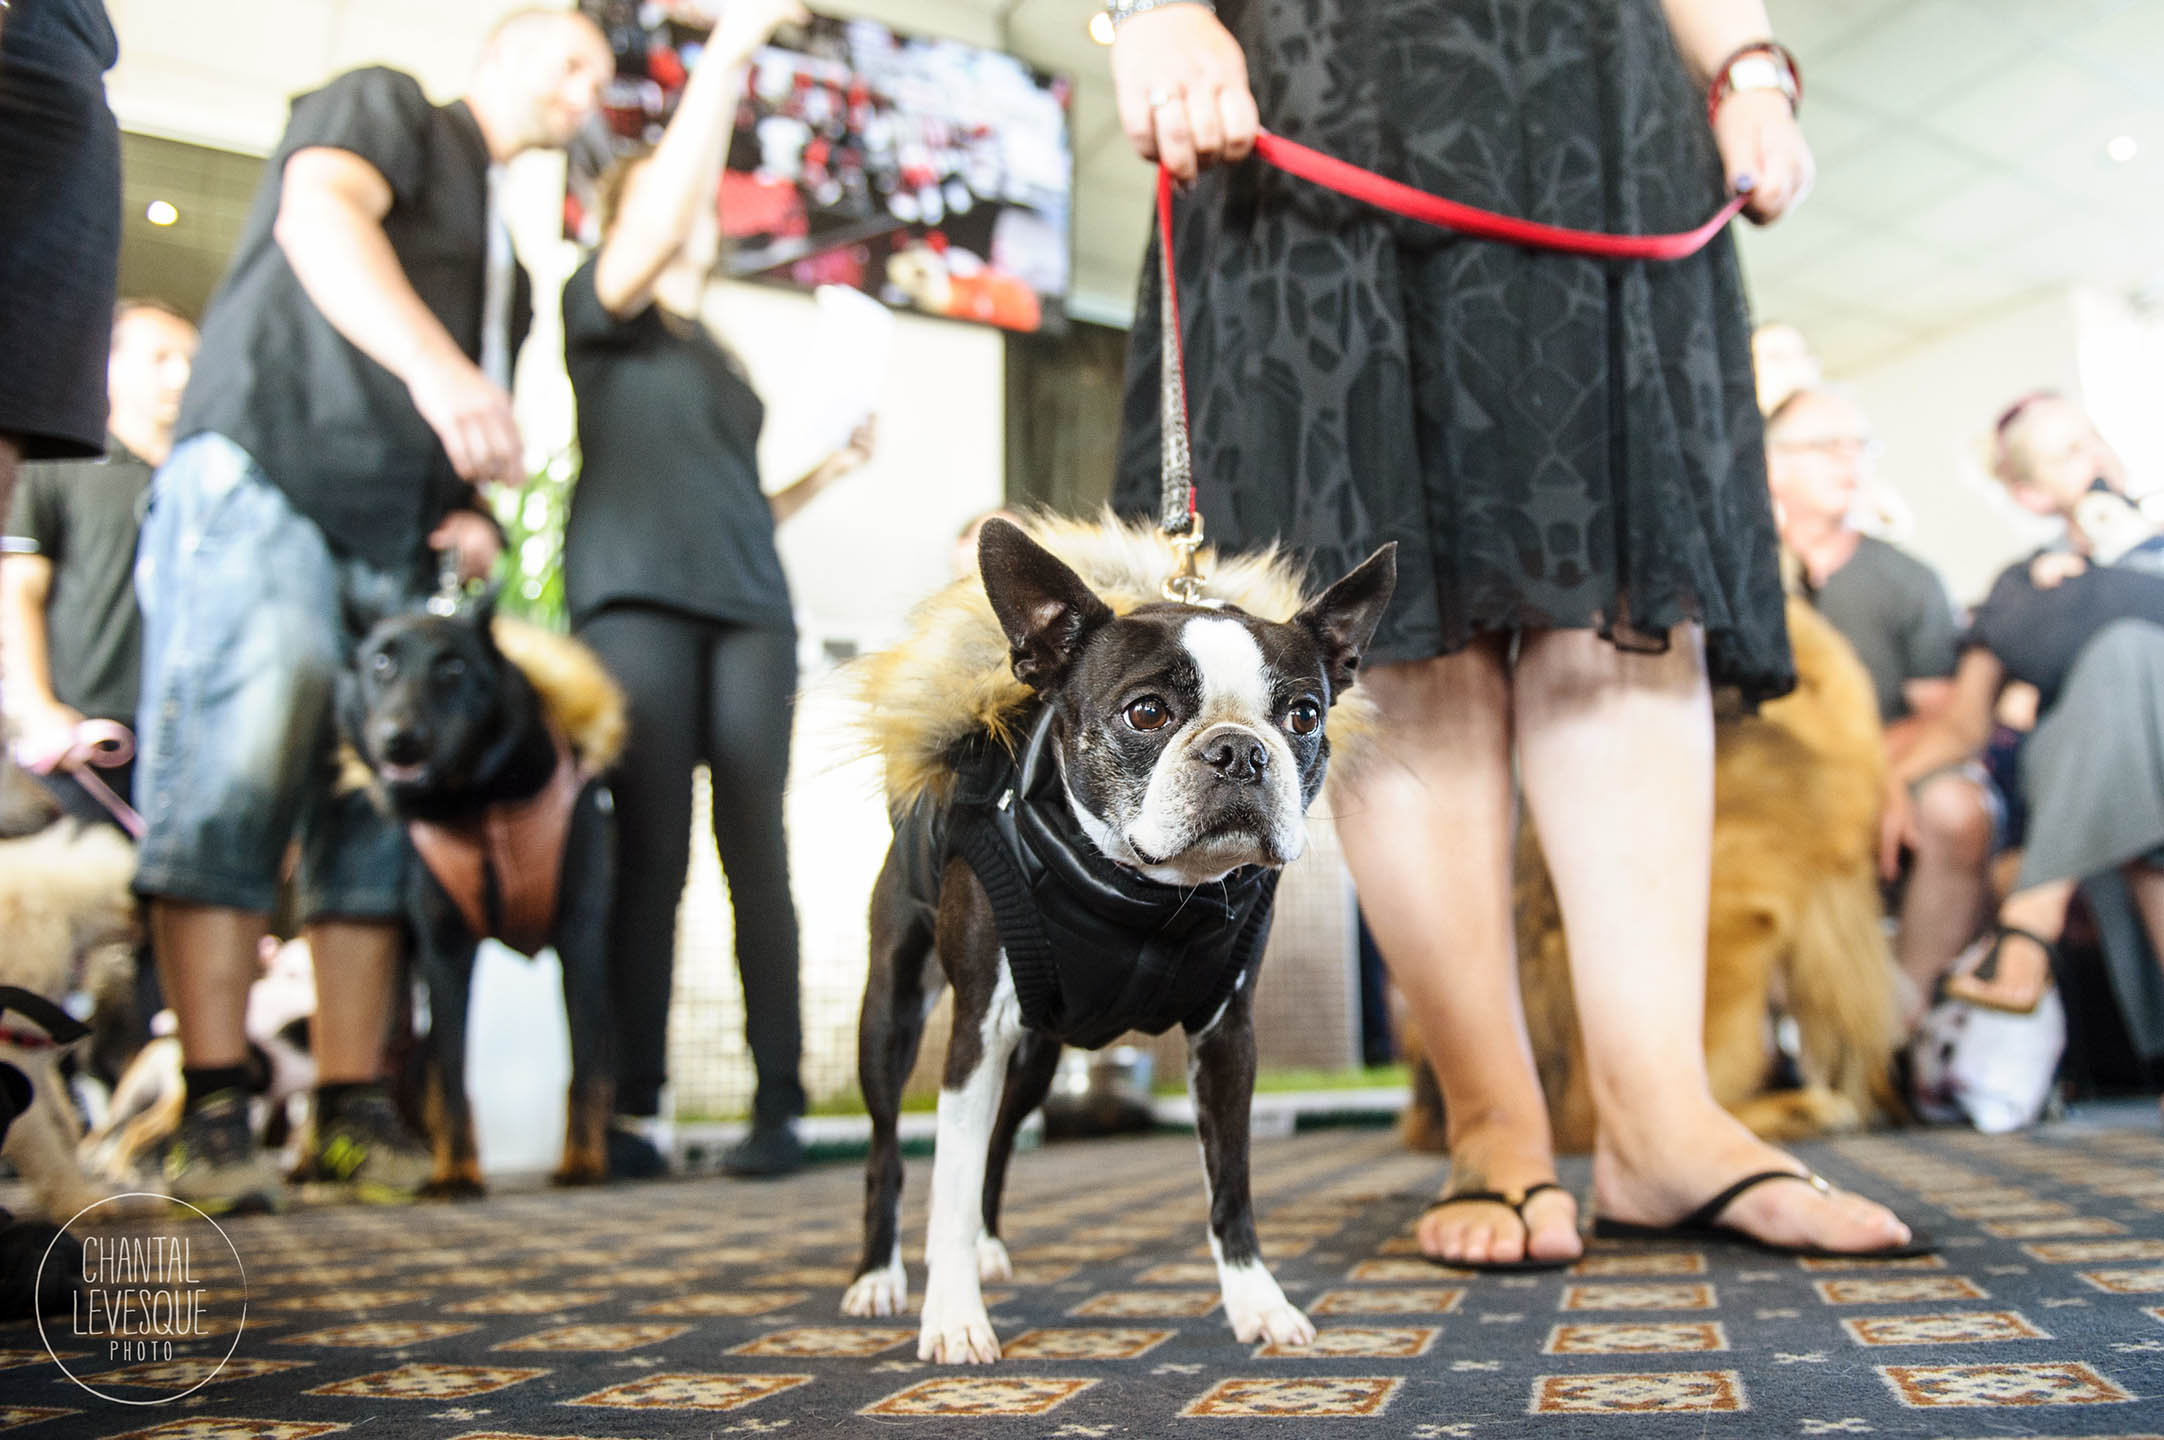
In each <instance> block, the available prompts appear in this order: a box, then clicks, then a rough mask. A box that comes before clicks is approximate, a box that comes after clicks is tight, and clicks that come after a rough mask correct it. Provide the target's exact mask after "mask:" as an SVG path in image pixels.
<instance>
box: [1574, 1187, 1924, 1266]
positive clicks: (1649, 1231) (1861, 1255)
mask: <svg viewBox="0 0 2164 1440" xmlns="http://www.w3.org/2000/svg"><path fill="white" fill-rule="evenodd" d="M1769 1180H1799V1181H1801V1182H1803V1183H1804V1184H1806V1185H1809V1186H1810V1187H1811V1188H1813V1189H1814V1190H1819V1191H1823V1192H1828V1193H1830V1192H1831V1191H1832V1190H1833V1186H1832V1185H1831V1184H1829V1183H1828V1182H1827V1180H1826V1177H1825V1176H1823V1175H1819V1174H1817V1173H1815V1172H1805V1173H1803V1174H1798V1173H1797V1172H1795V1171H1794V1170H1761V1171H1759V1172H1758V1173H1757V1174H1755V1175H1746V1176H1744V1177H1743V1178H1742V1179H1741V1180H1738V1181H1737V1182H1736V1183H1735V1184H1733V1185H1731V1186H1729V1187H1728V1188H1727V1189H1726V1190H1723V1191H1722V1192H1721V1193H1720V1194H1718V1195H1716V1196H1714V1197H1713V1198H1712V1199H1711V1200H1708V1201H1707V1202H1706V1203H1705V1204H1703V1205H1701V1206H1699V1207H1698V1208H1697V1209H1696V1210H1693V1211H1692V1212H1691V1213H1690V1214H1688V1215H1686V1216H1684V1217H1683V1218H1682V1219H1681V1220H1678V1221H1676V1222H1675V1223H1674V1224H1673V1225H1640V1224H1638V1223H1636V1222H1635V1221H1631V1220H1610V1219H1607V1218H1605V1217H1603V1216H1599V1215H1596V1216H1594V1217H1593V1238H1594V1239H1596V1240H1692V1241H1698V1242H1704V1241H1709V1240H1710V1241H1714V1242H1717V1243H1721V1244H1727V1245H1747V1246H1749V1247H1750V1248H1752V1249H1754V1250H1764V1251H1766V1252H1767V1253H1769V1254H1773V1255H1800V1256H1802V1257H1804V1258H1805V1259H1810V1260H1906V1259H1910V1258H1912V1257H1915V1256H1919V1255H1933V1254H1936V1253H1938V1248H1939V1247H1938V1242H1937V1241H1935V1240H1933V1239H1932V1238H1931V1237H1930V1236H1929V1235H1926V1234H1925V1233H1924V1232H1923V1231H1921V1230H1918V1229H1916V1228H1915V1227H1914V1226H1911V1227H1910V1228H1909V1238H1908V1241H1907V1243H1905V1244H1901V1245H1882V1246H1880V1247H1879V1248H1877V1249H1876V1250H1828V1249H1826V1248H1825V1247H1824V1246H1820V1245H1776V1244H1775V1243H1773V1242H1772V1241H1771V1240H1761V1239H1759V1238H1758V1237H1757V1236H1756V1235H1753V1234H1751V1233H1750V1232H1748V1231H1745V1230H1739V1229H1737V1228H1736V1227H1735V1226H1733V1225H1723V1224H1720V1223H1719V1216H1720V1214H1721V1212H1722V1211H1723V1210H1726V1209H1727V1208H1728V1207H1729V1206H1730V1205H1731V1204H1733V1203H1734V1202H1735V1200H1736V1198H1737V1197H1738V1196H1740V1195H1742V1194H1743V1192H1744V1191H1746V1190H1754V1189H1756V1188H1757V1187H1759V1186H1760V1185H1763V1184H1765V1183H1766V1182H1767V1181H1769Z"/></svg>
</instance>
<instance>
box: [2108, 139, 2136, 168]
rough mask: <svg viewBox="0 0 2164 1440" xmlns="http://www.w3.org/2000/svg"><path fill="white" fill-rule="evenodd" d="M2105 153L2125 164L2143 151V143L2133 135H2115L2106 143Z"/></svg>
mask: <svg viewBox="0 0 2164 1440" xmlns="http://www.w3.org/2000/svg"><path fill="white" fill-rule="evenodd" d="M2104 153H2105V154H2106V155H2109V156H2110V157H2111V158H2112V159H2114V160H2116V161H2118V162H2119V163H2120V164H2121V165H2124V164H2125V163H2126V162H2127V161H2129V160H2131V159H2133V158H2134V157H2135V156H2136V155H2139V154H2140V153H2141V143H2140V142H2139V141H2137V140H2136V139H2135V138H2134V137H2133V136H2131V135H2114V136H2112V138H2111V141H2110V143H2109V144H2107V145H2105V147H2104Z"/></svg>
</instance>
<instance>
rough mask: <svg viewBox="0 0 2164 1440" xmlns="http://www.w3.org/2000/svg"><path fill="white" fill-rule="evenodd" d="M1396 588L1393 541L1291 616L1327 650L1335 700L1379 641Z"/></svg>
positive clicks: (1324, 658) (1324, 659)
mask: <svg viewBox="0 0 2164 1440" xmlns="http://www.w3.org/2000/svg"><path fill="white" fill-rule="evenodd" d="M1397 584H1398V542H1397V541H1395V540H1392V541H1390V542H1389V543H1388V544H1386V545H1384V546H1383V547H1382V548H1381V549H1380V550H1377V551H1376V552H1375V553H1374V554H1373V555H1370V556H1368V558H1367V559H1365V560H1363V561H1361V562H1360V565H1359V567H1358V568H1357V569H1355V570H1354V571H1353V572H1352V573H1351V574H1349V575H1347V576H1345V577H1344V578H1343V579H1342V580H1339V581H1338V582H1337V583H1336V584H1335V585H1332V586H1331V587H1330V588H1329V589H1327V590H1325V591H1323V592H1322V594H1321V595H1319V596H1317V597H1316V599H1315V603H1313V604H1312V605H1309V606H1308V607H1307V608H1306V609H1305V610H1302V611H1301V612H1300V613H1299V614H1297V615H1295V616H1293V617H1292V623H1293V624H1295V625H1299V626H1302V627H1304V628H1305V629H1306V630H1307V632H1308V633H1309V634H1310V635H1313V636H1314V637H1315V643H1316V644H1318V645H1320V646H1321V647H1322V663H1323V669H1324V670H1325V671H1326V672H1327V673H1328V674H1329V676H1330V698H1331V699H1332V700H1333V701H1335V700H1336V699H1337V697H1338V696H1339V695H1341V694H1343V693H1344V691H1345V688H1346V687H1347V686H1349V685H1351V684H1352V683H1353V681H1354V680H1355V679H1356V678H1358V676H1359V674H1360V656H1361V654H1362V652H1364V651H1365V650H1366V649H1367V648H1368V641H1370V640H1372V639H1374V638H1375V627H1376V626H1377V625H1379V624H1381V623H1382V618H1383V611H1385V610H1387V609H1388V608H1390V592H1391V591H1393V590H1395V589H1396V588H1397Z"/></svg>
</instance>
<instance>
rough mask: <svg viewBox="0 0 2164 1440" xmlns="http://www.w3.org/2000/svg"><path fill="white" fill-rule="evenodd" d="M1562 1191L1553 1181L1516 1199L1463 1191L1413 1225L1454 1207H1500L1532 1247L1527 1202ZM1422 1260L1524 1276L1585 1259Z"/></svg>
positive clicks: (1424, 1212) (1422, 1214)
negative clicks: (1548, 1192) (1544, 1193)
mask: <svg viewBox="0 0 2164 1440" xmlns="http://www.w3.org/2000/svg"><path fill="white" fill-rule="evenodd" d="M1562 1188H1563V1187H1562V1186H1561V1185H1558V1184H1557V1183H1556V1182H1555V1181H1553V1180H1537V1181H1535V1182H1534V1183H1533V1184H1531V1185H1528V1186H1526V1187H1525V1188H1524V1189H1523V1190H1520V1191H1519V1192H1518V1193H1517V1194H1516V1195H1515V1196H1511V1195H1505V1194H1504V1193H1503V1192H1502V1191H1500V1190H1462V1191H1460V1192H1458V1193H1457V1194H1455V1195H1445V1196H1444V1197H1443V1198H1442V1199H1440V1200H1437V1201H1435V1202H1434V1203H1433V1204H1431V1205H1429V1206H1428V1207H1427V1208H1425V1209H1423V1210H1422V1211H1421V1212H1420V1217H1419V1219H1416V1220H1415V1221H1414V1222H1413V1223H1414V1226H1415V1227H1416V1228H1417V1227H1418V1225H1419V1221H1420V1219H1425V1218H1426V1217H1427V1216H1429V1215H1431V1214H1433V1213H1434V1212H1436V1211H1437V1210H1442V1209H1446V1208H1448V1207H1449V1206H1452V1205H1470V1204H1473V1203H1476V1202H1477V1203H1479V1204H1483V1205H1500V1206H1502V1207H1503V1208H1504V1209H1506V1210H1508V1211H1510V1212H1511V1213H1512V1214H1513V1215H1516V1216H1517V1217H1518V1225H1519V1227H1520V1228H1521V1229H1523V1230H1524V1231H1525V1243H1526V1245H1527V1246H1528V1247H1530V1246H1531V1245H1532V1243H1533V1227H1532V1224H1531V1223H1530V1222H1528V1221H1527V1220H1526V1218H1525V1206H1526V1202H1527V1201H1529V1200H1531V1199H1532V1198H1533V1197H1534V1196H1535V1195H1538V1194H1539V1193H1540V1192H1541V1191H1543V1190H1560V1189H1562ZM1420 1258H1421V1259H1423V1260H1425V1261H1427V1262H1428V1263H1429V1264H1430V1265H1439V1266H1441V1267H1442V1268H1443V1269H1445V1270H1480V1271H1496V1272H1500V1273H1505V1274H1508V1273H1510V1272H1513V1271H1515V1272H1520V1273H1523V1272H1527V1271H1536V1270H1560V1269H1562V1268H1563V1267H1564V1266H1566V1265H1575V1264H1577V1263H1578V1262H1579V1261H1580V1260H1581V1259H1583V1258H1584V1256H1583V1255H1573V1256H1571V1257H1569V1258H1568V1259H1565V1260H1542V1259H1538V1258H1536V1257H1535V1256H1533V1255H1532V1254H1531V1253H1527V1254H1525V1255H1523V1256H1522V1257H1521V1258H1519V1259H1516V1260H1445V1259H1444V1258H1443V1257H1442V1256H1440V1255H1429V1254H1427V1253H1425V1252H1422V1254H1421V1257H1420Z"/></svg>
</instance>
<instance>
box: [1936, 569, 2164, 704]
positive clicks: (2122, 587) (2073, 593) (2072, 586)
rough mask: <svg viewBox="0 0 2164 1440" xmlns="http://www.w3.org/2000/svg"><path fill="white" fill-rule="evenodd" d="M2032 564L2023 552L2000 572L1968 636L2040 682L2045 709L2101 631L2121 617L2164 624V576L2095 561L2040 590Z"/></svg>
mask: <svg viewBox="0 0 2164 1440" xmlns="http://www.w3.org/2000/svg"><path fill="white" fill-rule="evenodd" d="M2033 558H2034V557H2033V556H2032V557H2031V559H2033ZM2029 564H2030V561H2029V560H2023V561H2020V562H2018V563H2016V564H2013V565H2009V566H2007V567H2006V569H2005V570H2003V571H2001V572H2000V574H1999V578H1998V580H1997V581H1996V582H1994V583H1993V584H1992V587H1991V594H1990V595H1988V596H1987V597H1985V599H1984V603H1983V604H1982V605H1981V606H1980V607H1979V608H1978V609H1977V611H1976V618H1975V620H1974V621H1973V622H1972V623H1971V624H1970V626H1969V633H1968V635H1967V637H1966V638H1965V640H1964V641H1963V643H1964V644H1965V645H1981V646H1983V647H1984V648H1985V649H1986V650H1989V651H1990V652H1991V653H1992V654H1993V655H1994V656H1996V657H1997V658H1998V661H1999V663H2000V664H2001V665H2003V666H2005V667H2006V674H2007V678H2008V679H2012V680H2026V681H2028V682H2029V683H2030V684H2031V685H2034V686H2035V687H2036V688H2037V691H2038V693H2039V695H2040V704H2039V708H2040V709H2041V710H2049V709H2050V708H2051V705H2052V702H2053V701H2055V700H2056V699H2058V696H2059V686H2060V685H2062V684H2063V683H2065V680H2066V675H2067V672H2068V671H2069V670H2071V669H2073V668H2074V659H2075V656H2076V655H2078V654H2079V653H2080V651H2081V647H2082V646H2084V645H2086V644H2088V643H2089V641H2090V639H2091V638H2093V637H2094V636H2095V635H2096V632H2097V631H2099V630H2101V629H2103V628H2104V627H2105V626H2106V625H2109V624H2110V623H2111V622H2112V621H2114V620H2127V619H2133V620H2153V621H2155V622H2157V623H2158V624H2164V576H2157V575H2152V574H2148V573H2146V572H2144V571H2141V570H2137V569H2132V568H2129V567H2127V566H2123V565H2122V566H2110V565H2106V566H2091V567H2090V568H2089V569H2087V570H2084V571H2082V572H2081V573H2080V574H2079V575H2075V576H2072V577H2070V578H2069V579H2065V580H2061V581H2060V582H2059V583H2058V584H2057V585H2054V586H2052V587H2051V588H2050V589H2048V590H2039V589H2037V588H2036V586H2035V584H2034V583H2032V582H2031V581H2030V579H2029Z"/></svg>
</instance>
